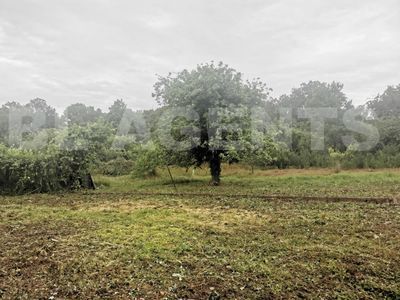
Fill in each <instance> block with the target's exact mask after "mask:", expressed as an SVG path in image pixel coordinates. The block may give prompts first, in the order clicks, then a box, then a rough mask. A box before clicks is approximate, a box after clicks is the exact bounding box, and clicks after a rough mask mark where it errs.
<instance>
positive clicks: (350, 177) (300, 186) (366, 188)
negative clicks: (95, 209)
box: [95, 165, 400, 197]
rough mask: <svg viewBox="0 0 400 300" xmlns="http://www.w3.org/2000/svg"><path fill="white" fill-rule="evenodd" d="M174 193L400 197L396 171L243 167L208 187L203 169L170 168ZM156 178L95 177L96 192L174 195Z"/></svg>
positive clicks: (163, 174)
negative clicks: (219, 183)
mask: <svg viewBox="0 0 400 300" xmlns="http://www.w3.org/2000/svg"><path fill="white" fill-rule="evenodd" d="M171 170H172V174H173V178H174V181H175V183H176V186H177V190H178V192H204V193H210V192H211V193H217V192H218V193H227V194H228V193H229V194H238V193H258V194H268V195H290V196H335V197H336V196H356V197H384V196H390V197H400V170H397V169H387V170H355V171H343V172H341V173H335V172H334V171H333V170H329V169H320V170H290V169H289V170H267V171H261V170H258V171H256V172H255V173H254V174H251V173H250V171H249V170H247V169H246V168H240V167H238V166H229V165H224V166H223V173H222V174H223V176H222V184H221V186H219V187H218V188H217V189H216V188H215V187H213V186H210V185H209V174H208V171H207V169H206V168H203V169H200V170H198V169H197V170H196V171H195V173H194V174H193V173H192V171H191V170H189V171H188V172H185V170H183V169H179V168H171ZM158 174H159V176H157V177H154V178H148V179H137V178H132V177H130V176H121V177H105V176H95V181H96V183H97V185H98V186H99V188H100V189H99V191H100V192H101V191H105V190H106V191H115V192H131V191H151V192H175V191H176V190H175V188H174V185H173V183H172V181H171V179H170V177H169V175H168V173H167V171H166V170H164V169H160V170H159V171H158Z"/></svg>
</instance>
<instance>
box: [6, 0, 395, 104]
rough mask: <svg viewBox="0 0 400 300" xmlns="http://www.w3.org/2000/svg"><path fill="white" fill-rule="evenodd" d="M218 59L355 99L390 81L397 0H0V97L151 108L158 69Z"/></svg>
mask: <svg viewBox="0 0 400 300" xmlns="http://www.w3.org/2000/svg"><path fill="white" fill-rule="evenodd" d="M211 60H214V61H220V60H222V61H224V62H225V63H228V64H229V65H230V66H232V67H234V68H236V69H237V70H239V71H241V72H243V73H244V74H245V76H246V77H249V78H253V77H260V78H261V79H262V80H263V81H265V82H266V83H267V84H268V86H269V87H271V88H273V89H274V92H273V95H274V96H279V95H280V94H283V93H289V92H290V90H291V88H293V87H296V86H299V84H300V83H301V82H306V81H309V80H321V81H328V82H330V81H333V80H335V81H340V82H343V83H344V85H345V92H346V94H347V95H348V96H349V98H351V99H353V101H354V102H355V103H356V104H360V103H363V102H365V100H366V99H367V98H370V97H373V96H375V95H376V94H378V93H380V92H382V91H383V90H384V89H385V87H386V86H387V85H394V84H399V83H400V1H398V0H381V1H376V0H362V1H361V0H360V1H358V0H340V1H331V0H318V1H316V0H307V1H300V0H299V1H297V0H287V1H282V0H281V1H257V0H251V1H248V0H247V1H244V0H242V1H233V0H219V1H218V0H214V1H212V0H197V1H192V0H182V1H181V0H179V1H175V0H168V1H148V0H146V1H135V0H131V1H128V0H126V1H118V0H79V1H77V0H64V1H60V0H57V1H55V0H18V1H16V0H0V74H1V81H0V104H2V103H4V102H6V101H10V100H15V101H20V102H27V101H29V100H30V99H32V98H35V97H40V98H44V99H46V100H47V101H48V102H49V103H50V104H51V105H53V106H55V107H57V108H58V109H59V110H62V109H63V108H65V107H66V106H67V105H68V104H71V103H76V102H82V103H85V104H87V105H93V106H96V107H101V108H102V109H106V108H108V107H109V106H110V105H111V103H112V102H113V101H114V100H115V99H117V98H123V99H124V100H125V102H127V103H128V105H129V106H130V107H132V108H134V109H147V108H152V107H156V103H155V101H154V100H153V99H152V97H151V93H152V91H153V84H154V82H155V81H156V74H160V75H166V74H167V73H168V72H170V71H171V72H176V71H180V70H182V69H183V68H193V67H195V66H196V64H198V63H201V62H209V61H211Z"/></svg>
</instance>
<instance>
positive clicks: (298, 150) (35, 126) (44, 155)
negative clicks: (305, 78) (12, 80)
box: [0, 63, 400, 193]
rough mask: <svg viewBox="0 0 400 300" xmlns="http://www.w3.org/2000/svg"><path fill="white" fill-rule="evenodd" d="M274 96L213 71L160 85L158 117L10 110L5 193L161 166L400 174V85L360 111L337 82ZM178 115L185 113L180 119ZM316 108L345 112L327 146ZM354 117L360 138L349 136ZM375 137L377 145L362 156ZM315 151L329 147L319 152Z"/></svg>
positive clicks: (329, 128) (35, 104)
mask: <svg viewBox="0 0 400 300" xmlns="http://www.w3.org/2000/svg"><path fill="white" fill-rule="evenodd" d="M269 91H270V89H268V88H267V87H266V86H265V84H264V83H262V82H260V81H259V80H255V81H245V80H244V79H243V76H242V74H241V73H240V72H237V71H236V70H234V69H232V68H230V67H229V66H227V65H224V64H222V63H220V64H214V63H210V64H204V65H199V66H197V68H195V69H194V70H192V71H188V70H184V71H182V72H180V73H178V74H177V75H176V76H172V75H170V76H167V77H160V78H159V80H158V81H157V83H156V84H155V93H154V96H155V98H156V100H157V101H158V102H159V104H160V105H161V107H160V108H158V109H156V110H149V111H137V112H134V111H132V110H130V109H129V108H127V105H126V104H125V103H124V102H123V101H122V100H117V101H115V102H114V104H113V105H112V106H111V107H110V109H109V111H108V112H107V113H104V112H102V111H101V110H100V109H97V108H94V107H90V106H86V105H84V104H81V103H77V104H73V105H71V106H69V107H67V108H66V110H65V112H64V113H63V115H62V116H59V115H58V114H57V112H56V111H55V109H54V108H52V107H51V106H49V105H48V104H47V103H46V101H44V100H42V99H34V100H32V101H30V102H29V103H28V104H26V105H22V104H20V103H17V102H9V103H6V104H4V105H3V106H2V107H1V108H0V143H2V144H3V145H4V146H2V150H1V151H2V154H1V155H2V158H1V160H2V161H1V172H2V174H3V175H2V176H3V178H2V179H1V181H0V187H1V192H2V193H25V192H47V191H54V190H59V189H62V188H64V186H65V187H66V188H68V189H73V188H76V187H77V186H79V184H77V182H80V180H81V179H80V178H81V177H82V175H81V173H82V174H83V173H86V174H88V173H90V172H92V173H93V172H97V173H100V174H103V175H111V176H120V175H128V174H130V175H131V176H133V177H135V178H137V179H138V178H150V177H154V176H156V175H157V174H156V173H157V168H159V167H162V166H179V167H184V168H190V167H192V166H195V167H199V166H200V165H202V167H203V168H204V163H208V164H209V168H210V172H209V173H208V174H209V176H210V177H211V183H212V184H218V183H219V178H220V176H221V163H230V164H236V163H241V164H246V165H248V166H249V168H250V169H251V170H253V172H256V171H257V170H264V169H276V168H279V169H286V168H302V169H303V168H315V167H317V168H334V169H336V171H337V172H341V170H345V169H354V168H365V169H378V168H398V167H400V154H399V153H400V140H399V138H398V137H399V136H400V134H399V133H400V119H399V115H398V114H397V107H398V106H399V103H400V92H399V91H400V88H399V86H395V87H388V88H387V90H386V91H384V93H383V94H381V95H378V96H377V97H376V98H375V99H374V100H373V101H370V102H368V103H366V104H365V105H364V106H359V107H354V105H353V104H352V102H351V100H350V99H348V98H347V96H346V95H345V94H344V92H343V85H342V84H341V83H337V82H332V83H323V82H319V81H311V82H308V83H303V84H301V86H300V87H298V88H294V89H293V90H292V92H291V93H290V94H289V95H282V96H281V97H279V98H276V99H274V98H272V97H271V96H270V95H269ZM175 108H178V111H179V109H180V110H181V111H180V114H178V115H177V116H175V115H174V113H173V112H174V109H175ZM314 108H330V109H334V110H335V111H336V112H337V118H328V119H326V120H325V123H324V124H323V128H324V134H323V136H322V137H320V140H315V136H314V135H313V134H312V132H311V126H312V125H311V121H310V120H309V119H307V118H304V116H303V115H304V111H305V110H307V109H311V110H312V109H314ZM392 108H393V109H392ZM171 109H172V113H171ZM182 109H183V110H184V111H182ZM188 109H189V110H188ZM283 111H285V113H288V114H289V115H290V117H289V118H285V117H283V115H284V114H282V112H283ZM349 111H350V112H351V114H350V119H351V120H350V121H351V122H356V123H355V124H356V125H357V126H355V127H356V129H354V128H353V129H349V128H348V125H349V124H348V123H349V122H350V121H349V114H348V113H349ZM175 112H176V111H175ZM288 120H291V122H288ZM264 121H265V122H266V123H265V122H264ZM357 122H358V123H357ZM321 126H322V125H321ZM374 128H376V132H375V134H379V140H378V141H377V143H375V144H374V145H373V147H371V148H369V149H367V150H365V149H361V148H362V147H361V146H362V145H363V143H364V144H365V142H366V140H368V139H370V134H369V133H368V132H369V131H368V130H370V131H371V132H372V133H373V132H374V130H373V129H374ZM372 133H371V136H374V134H372ZM321 138H323V140H322V139H321ZM313 143H322V144H321V145H322V148H321V149H320V150H315V149H313V147H312V144H313ZM6 148H8V149H6ZM361 150H363V151H361ZM59 160H61V162H60V161H59ZM68 162H69V163H70V164H71V165H68ZM74 164H79V166H75V165H74ZM56 166H57V167H56ZM60 169H62V170H69V171H65V172H66V173H65V174H64V171H60ZM68 172H69V173H68ZM10 174H11V175H10ZM38 174H42V175H43V176H42V178H39V177H41V176H38ZM10 176H11V177H10ZM55 176H56V177H57V178H55Z"/></svg>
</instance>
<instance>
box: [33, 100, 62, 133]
mask: <svg viewBox="0 0 400 300" xmlns="http://www.w3.org/2000/svg"><path fill="white" fill-rule="evenodd" d="M26 107H27V108H28V109H30V110H31V112H32V114H33V115H35V114H44V116H45V120H44V124H43V126H41V128H45V129H48V128H56V127H57V125H58V121H59V117H58V114H57V112H56V110H55V108H53V107H51V106H50V105H48V104H47V102H46V100H43V99H40V98H35V99H33V100H31V101H30V102H29V103H28V104H27V105H26Z"/></svg>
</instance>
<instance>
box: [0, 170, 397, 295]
mask: <svg viewBox="0 0 400 300" xmlns="http://www.w3.org/2000/svg"><path fill="white" fill-rule="evenodd" d="M159 173H160V176H159V177H157V178H154V179H147V180H135V179H132V178H130V177H129V176H123V177H114V178H112V177H104V176H96V177H95V181H96V183H97V185H98V187H99V189H98V190H96V191H94V192H88V191H84V192H75V193H69V194H53V195H24V196H18V197H2V198H0V199H1V201H0V216H1V218H0V253H1V256H0V298H4V299H71V298H78V299H82V298H83V299H96V298H98V299H100V298H102V299H104V298H109V299H214V300H215V299H271V298H280V299H288V298H319V299H320V298H325V299H337V298H341V299H354V298H363V299H383V298H386V299H400V256H399V253H400V205H399V204H398V200H397V199H398V198H400V197H399V196H400V171H399V170H378V171H345V172H341V173H339V174H336V173H334V172H333V171H331V170H287V171H278V170H269V171H255V173H254V174H250V171H249V170H244V169H242V168H240V167H237V166H224V170H223V174H224V177H223V178H222V180H223V183H222V185H221V186H220V187H211V186H209V185H208V174H207V171H206V170H204V169H200V170H195V171H194V172H192V170H189V171H188V172H187V173H186V172H185V171H184V170H180V169H172V173H173V177H174V179H175V184H176V188H175V187H174V185H173V184H172V183H171V180H170V178H169V176H168V173H167V172H166V170H160V171H159ZM267 194H268V195H275V196H279V197H277V198H271V199H267V198H263V197H262V195H267ZM242 195H243V196H242ZM244 195H245V196H244ZM309 196H313V198H312V199H311V198H307V197H309ZM318 197H319V198H320V199H319V200H318V199H316V198H318ZM343 197H352V200H351V201H350V200H349V199H347V198H343ZM371 198H373V199H371Z"/></svg>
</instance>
